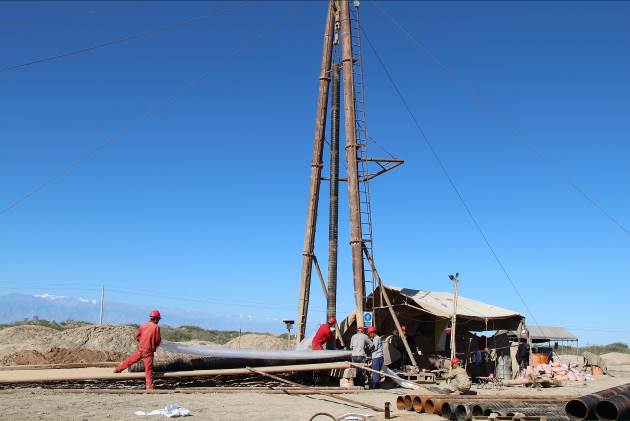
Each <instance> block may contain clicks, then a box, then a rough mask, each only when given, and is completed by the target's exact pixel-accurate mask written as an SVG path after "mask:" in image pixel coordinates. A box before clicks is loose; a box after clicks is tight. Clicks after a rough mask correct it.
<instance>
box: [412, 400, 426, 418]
mask: <svg viewBox="0 0 630 421" xmlns="http://www.w3.org/2000/svg"><path fill="white" fill-rule="evenodd" d="M411 407H412V408H413V410H414V411H416V412H417V413H418V414H420V413H422V412H424V399H422V396H414V397H413V399H412V400H411Z"/></svg>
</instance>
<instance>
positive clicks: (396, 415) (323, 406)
mask: <svg viewBox="0 0 630 421" xmlns="http://www.w3.org/2000/svg"><path fill="white" fill-rule="evenodd" d="M5 374H6V373H2V375H3V376H4V375H5ZM628 382H630V375H627V374H626V375H624V376H616V377H609V376H603V377H598V378H597V379H595V380H593V381H590V382H588V384H587V386H579V387H560V388H550V389H543V390H541V391H538V390H535V389H530V388H524V387H510V388H504V389H503V390H499V391H497V390H487V389H479V390H478V392H479V394H482V395H508V394H509V395H515V394H518V395H530V396H531V395H534V396H578V395H582V394H587V393H591V392H594V391H597V390H602V389H605V388H608V387H612V386H616V385H619V384H625V383H628ZM404 394H414V392H412V391H411V393H410V391H409V390H405V389H390V390H378V391H366V392H360V393H353V394H348V395H343V396H346V397H349V398H351V399H355V400H358V401H363V402H366V403H369V404H371V405H374V406H377V407H381V408H382V407H384V405H385V402H391V404H392V415H393V417H392V419H395V420H398V421H407V420H425V421H432V420H434V421H438V420H441V419H442V418H441V417H438V416H436V415H427V414H416V413H413V412H407V411H399V410H396V405H395V403H396V398H397V397H398V396H399V395H404ZM171 403H172V404H177V405H180V406H183V407H185V408H187V409H189V410H190V411H191V412H192V415H193V418H190V419H191V420H192V419H198V420H228V421H229V420H234V421H245V420H268V421H271V420H295V421H306V420H309V419H310V418H311V417H312V416H313V415H314V414H316V413H318V412H327V413H330V414H332V415H333V416H336V417H339V416H341V415H344V414H347V413H363V414H375V417H374V418H373V419H374V420H383V419H384V417H383V414H382V413H375V412H374V411H371V410H368V409H364V408H359V407H353V406H352V405H350V404H346V403H343V402H339V401H336V400H335V399H334V398H330V397H326V396H317V395H310V396H304V395H284V394H262V393H251V392H239V393H229V394H228V393H195V394H182V393H171V394H125V392H124V391H121V392H120V393H119V394H94V393H85V392H81V391H77V392H74V391H73V392H71V393H63V392H60V391H55V390H45V389H22V390H15V389H14V390H4V391H0V408H2V411H0V420H141V419H144V417H139V416H136V415H135V414H134V413H135V411H147V412H148V411H152V410H154V409H159V408H163V407H164V406H165V405H167V404H171ZM159 418H161V417H157V418H150V419H159ZM326 419H330V418H325V417H319V418H316V420H320V421H321V420H326Z"/></svg>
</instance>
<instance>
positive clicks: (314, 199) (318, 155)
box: [295, 0, 335, 344]
mask: <svg viewBox="0 0 630 421" xmlns="http://www.w3.org/2000/svg"><path fill="white" fill-rule="evenodd" d="M334 25H335V5H334V1H333V0H329V2H328V14H327V16H326V26H325V29H324V46H323V51H322V66H321V69H320V74H319V96H318V99H317V116H316V118H315V139H314V143H313V160H312V163H311V177H310V184H309V194H308V210H307V213H306V231H305V233H304V251H303V252H302V271H301V274H300V296H299V300H298V317H297V327H296V335H295V340H296V342H297V343H298V344H299V343H300V342H301V341H302V339H304V334H305V332H306V318H307V316H308V303H309V297H310V291H311V274H312V270H313V251H314V248H315V231H316V228H317V208H318V204H319V190H320V185H321V177H322V167H323V164H322V154H323V151H324V135H325V130H326V113H327V111H328V89H329V86H330V64H331V62H332V48H333V31H334Z"/></svg>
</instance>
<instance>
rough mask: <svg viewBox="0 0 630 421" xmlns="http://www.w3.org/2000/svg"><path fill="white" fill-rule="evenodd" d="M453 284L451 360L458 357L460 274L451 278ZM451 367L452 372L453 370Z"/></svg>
mask: <svg viewBox="0 0 630 421" xmlns="http://www.w3.org/2000/svg"><path fill="white" fill-rule="evenodd" d="M451 279H452V280H453V282H455V287H454V288H455V293H454V294H453V314H452V315H451V360H452V359H453V358H455V357H456V356H457V352H456V348H457V337H456V336H457V335H456V333H455V332H456V328H457V300H458V293H459V273H456V274H455V276H453V277H452V278H451ZM452 368H453V367H452V365H451V370H452Z"/></svg>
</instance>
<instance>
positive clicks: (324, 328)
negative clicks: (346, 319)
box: [311, 317, 337, 350]
mask: <svg viewBox="0 0 630 421" xmlns="http://www.w3.org/2000/svg"><path fill="white" fill-rule="evenodd" d="M336 324H337V319H335V318H334V317H331V318H330V319H328V323H324V324H323V325H321V326H320V327H319V329H317V333H315V336H313V340H312V341H311V349H314V350H320V349H324V348H325V347H326V342H328V341H329V340H331V339H332V338H333V332H334V331H335V325H336Z"/></svg>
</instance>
